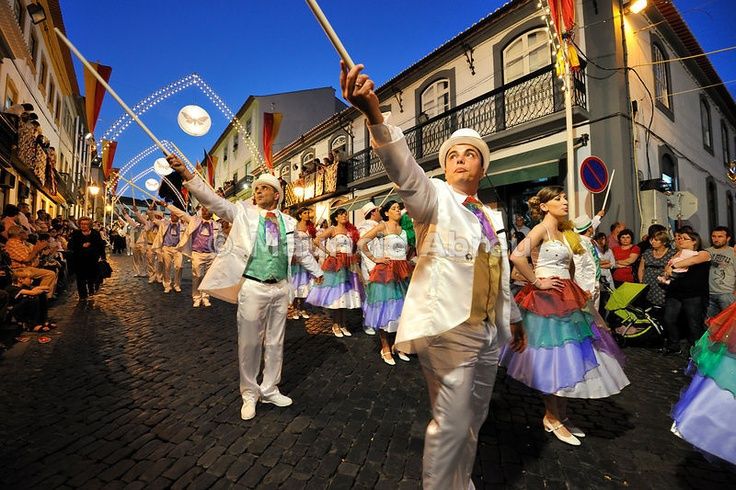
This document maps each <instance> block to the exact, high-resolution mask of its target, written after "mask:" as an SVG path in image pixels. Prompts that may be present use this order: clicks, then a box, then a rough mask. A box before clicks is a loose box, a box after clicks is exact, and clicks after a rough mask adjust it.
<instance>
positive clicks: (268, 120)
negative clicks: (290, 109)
mask: <svg viewBox="0 0 736 490" xmlns="http://www.w3.org/2000/svg"><path fill="white" fill-rule="evenodd" d="M282 119H283V115H282V114H281V113H280V112H264V113H263V156H264V158H265V159H266V165H267V166H268V168H269V169H270V170H273V142H274V141H276V137H277V136H278V135H279V128H280V127H281V120H282ZM272 173H273V172H272Z"/></svg>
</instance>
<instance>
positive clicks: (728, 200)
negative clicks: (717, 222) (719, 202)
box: [726, 191, 736, 232]
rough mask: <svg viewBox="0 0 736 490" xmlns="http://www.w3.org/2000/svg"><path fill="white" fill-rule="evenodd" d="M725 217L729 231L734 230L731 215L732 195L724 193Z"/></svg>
mask: <svg viewBox="0 0 736 490" xmlns="http://www.w3.org/2000/svg"><path fill="white" fill-rule="evenodd" d="M726 215H727V217H728V227H729V228H731V231H732V232H733V230H736V221H734V214H733V193H731V191H726Z"/></svg>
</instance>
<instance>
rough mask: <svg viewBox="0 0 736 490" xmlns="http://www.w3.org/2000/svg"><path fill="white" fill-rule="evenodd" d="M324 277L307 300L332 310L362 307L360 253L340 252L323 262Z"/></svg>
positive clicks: (313, 288)
mask: <svg viewBox="0 0 736 490" xmlns="http://www.w3.org/2000/svg"><path fill="white" fill-rule="evenodd" d="M322 272H324V276H323V277H324V279H323V280H322V282H321V283H320V284H315V285H314V286H313V287H312V289H311V291H309V294H308V295H307V299H306V302H307V303H309V304H312V305H314V306H321V307H322V308H327V309H330V310H339V309H342V308H348V309H353V308H360V307H361V304H362V298H363V285H362V284H361V282H360V267H359V265H358V255H356V254H346V253H338V254H336V255H331V256H329V257H327V258H326V259H325V261H324V262H323V263H322Z"/></svg>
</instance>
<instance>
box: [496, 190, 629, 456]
mask: <svg viewBox="0 0 736 490" xmlns="http://www.w3.org/2000/svg"><path fill="white" fill-rule="evenodd" d="M529 207H530V210H531V212H532V213H539V214H540V215H541V216H542V220H541V222H540V223H539V224H538V225H536V226H535V227H534V228H533V229H532V230H531V231H530V232H529V234H528V235H527V237H526V238H525V239H524V240H523V241H522V242H521V243H520V244H519V245H518V246H517V247H516V249H515V250H514V252H513V253H512V255H511V261H512V262H513V263H514V266H515V267H516V268H517V270H518V271H519V272H520V273H521V274H522V275H523V276H524V278H525V279H526V280H527V281H529V284H527V285H526V286H525V287H524V288H523V289H522V290H521V291H519V293H518V294H517V295H516V302H517V304H518V305H519V308H520V309H521V313H522V317H523V325H524V330H525V331H526V336H527V339H528V344H527V347H526V348H525V349H521V351H514V350H513V349H511V348H509V347H506V348H505V349H504V351H503V352H502V353H501V361H500V365H501V366H504V367H505V368H506V370H507V373H508V375H509V376H511V377H512V378H514V379H516V380H517V381H520V382H522V383H524V384H525V385H527V386H529V387H531V388H534V389H536V390H538V391H540V392H541V393H542V395H543V397H544V405H545V415H544V418H543V420H542V423H543V425H544V429H545V430H546V431H547V432H552V433H553V434H554V435H555V436H556V437H557V438H558V439H559V440H560V441H562V442H565V443H567V444H571V445H573V446H579V445H580V439H578V438H579V437H584V436H585V433H584V432H583V431H582V430H580V429H578V428H577V427H575V426H574V425H572V424H571V423H570V422H568V420H567V415H566V407H567V402H566V398H605V397H608V396H611V395H614V394H616V393H619V392H620V391H621V389H623V388H624V387H625V386H626V385H628V384H629V380H628V378H627V377H626V375H625V374H624V372H623V370H622V369H621V363H622V361H623V359H622V358H623V356H622V354H621V351H620V349H619V348H618V346H617V345H616V343H615V342H614V340H613V338H612V337H611V334H610V332H609V331H608V328H607V327H606V325H605V324H604V323H603V320H602V319H601V318H600V316H599V315H598V314H597V312H596V311H595V309H594V307H593V305H592V301H590V297H589V295H587V294H586V293H585V292H584V291H583V290H582V289H580V287H579V286H578V285H577V284H575V282H573V281H572V274H571V269H572V267H571V263H572V257H573V254H581V253H584V248H583V245H582V243H581V242H580V237H579V236H578V235H577V234H576V233H575V232H574V231H573V229H572V223H571V222H570V221H569V220H567V198H566V196H565V193H564V191H563V189H562V188H561V187H557V186H554V187H545V188H543V189H542V190H540V191H539V192H538V193H537V195H536V196H534V197H532V198H531V199H530V200H529ZM537 247H538V248H539V256H538V258H537V262H536V266H535V267H534V269H532V266H531V265H530V264H529V263H528V261H527V257H529V256H531V252H532V250H533V249H536V248H537Z"/></svg>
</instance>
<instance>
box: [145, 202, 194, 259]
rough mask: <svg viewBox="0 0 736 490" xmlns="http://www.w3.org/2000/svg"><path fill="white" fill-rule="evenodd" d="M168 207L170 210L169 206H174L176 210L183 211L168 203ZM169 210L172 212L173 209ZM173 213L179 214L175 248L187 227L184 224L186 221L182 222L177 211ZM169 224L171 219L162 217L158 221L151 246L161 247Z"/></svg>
mask: <svg viewBox="0 0 736 490" xmlns="http://www.w3.org/2000/svg"><path fill="white" fill-rule="evenodd" d="M168 208H169V209H170V210H171V208H174V209H176V210H177V211H180V212H181V213H184V211H181V210H180V209H179V208H176V207H174V206H171V205H169V206H168ZM171 212H172V213H173V212H174V211H171ZM175 214H178V215H179V221H178V222H177V223H176V224H177V225H178V226H179V242H178V243H177V244H176V248H177V249H178V247H179V244H180V243H181V237H182V236H183V235H184V232H185V230H186V229H187V225H186V222H184V220H182V219H181V214H179V213H175ZM184 214H186V213H184ZM169 225H171V220H170V219H169V218H164V219H161V220H159V221H158V232H157V233H156V238H154V239H153V248H155V249H161V248H163V246H164V235H165V234H166V230H168V229H169Z"/></svg>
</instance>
